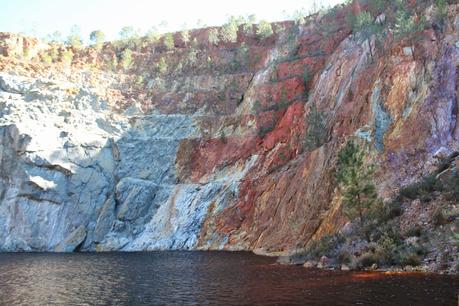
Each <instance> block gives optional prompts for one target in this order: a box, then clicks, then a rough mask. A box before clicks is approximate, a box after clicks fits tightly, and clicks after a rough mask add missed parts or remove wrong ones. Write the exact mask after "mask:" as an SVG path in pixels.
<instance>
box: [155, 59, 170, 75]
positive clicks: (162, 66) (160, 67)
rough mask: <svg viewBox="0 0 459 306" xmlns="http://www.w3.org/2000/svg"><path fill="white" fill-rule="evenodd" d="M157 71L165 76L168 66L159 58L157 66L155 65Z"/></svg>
mask: <svg viewBox="0 0 459 306" xmlns="http://www.w3.org/2000/svg"><path fill="white" fill-rule="evenodd" d="M156 67H157V69H158V71H159V73H160V74H165V73H166V72H167V69H168V65H167V63H166V59H165V58H164V57H161V58H160V59H159V62H158V64H157V65H156Z"/></svg>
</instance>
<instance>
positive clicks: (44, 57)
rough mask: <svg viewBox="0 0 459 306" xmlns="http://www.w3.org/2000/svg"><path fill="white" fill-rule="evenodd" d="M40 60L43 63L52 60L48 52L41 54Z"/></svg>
mask: <svg viewBox="0 0 459 306" xmlns="http://www.w3.org/2000/svg"><path fill="white" fill-rule="evenodd" d="M41 60H42V62H43V63H45V64H51V63H52V62H53V58H52V57H51V55H49V54H48V53H45V54H43V55H42V56H41Z"/></svg>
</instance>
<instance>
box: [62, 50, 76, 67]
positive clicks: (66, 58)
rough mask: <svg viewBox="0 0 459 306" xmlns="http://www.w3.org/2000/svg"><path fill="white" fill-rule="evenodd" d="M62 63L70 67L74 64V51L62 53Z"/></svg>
mask: <svg viewBox="0 0 459 306" xmlns="http://www.w3.org/2000/svg"><path fill="white" fill-rule="evenodd" d="M62 61H63V62H64V63H65V64H66V65H68V66H70V65H71V64H72V61H73V52H72V50H65V51H64V52H63V53H62Z"/></svg>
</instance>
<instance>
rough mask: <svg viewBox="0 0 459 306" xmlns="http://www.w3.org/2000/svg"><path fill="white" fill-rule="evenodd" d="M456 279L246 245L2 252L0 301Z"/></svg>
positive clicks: (442, 301)
mask: <svg viewBox="0 0 459 306" xmlns="http://www.w3.org/2000/svg"><path fill="white" fill-rule="evenodd" d="M458 288H459V279H458V278H457V277H456V278H454V277H448V276H439V275H425V274H415V273H412V274H408V275H405V274H384V273H361V272H359V273H352V272H351V273H350V272H331V271H319V270H306V269H304V268H302V267H296V266H281V265H276V264H274V260H273V259H271V258H265V257H259V256H255V255H253V254H249V253H227V252H213V253H206V252H154V253H105V254H0V304H1V305H75V304H76V305H107V304H108V305H141V304H150V305H151V304H193V305H196V304H199V305H201V304H211V305H215V304H218V305H222V304H223V305H224V304H228V305H234V304H251V305H253V304H302V305H349V304H356V303H358V304H364V305H368V304H373V305H374V304H377V305H409V304H411V305H456V303H457V289H458Z"/></svg>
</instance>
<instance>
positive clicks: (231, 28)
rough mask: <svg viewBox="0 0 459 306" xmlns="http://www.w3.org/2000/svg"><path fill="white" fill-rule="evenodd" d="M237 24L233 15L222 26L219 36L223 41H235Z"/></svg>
mask: <svg viewBox="0 0 459 306" xmlns="http://www.w3.org/2000/svg"><path fill="white" fill-rule="evenodd" d="M238 29H239V24H238V21H237V19H236V18H235V17H234V16H231V17H230V18H229V20H228V22H226V23H225V24H224V25H223V26H222V27H221V31H220V37H221V39H222V41H225V42H233V43H234V42H237V32H238Z"/></svg>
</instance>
